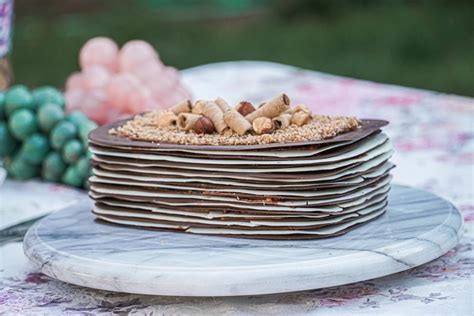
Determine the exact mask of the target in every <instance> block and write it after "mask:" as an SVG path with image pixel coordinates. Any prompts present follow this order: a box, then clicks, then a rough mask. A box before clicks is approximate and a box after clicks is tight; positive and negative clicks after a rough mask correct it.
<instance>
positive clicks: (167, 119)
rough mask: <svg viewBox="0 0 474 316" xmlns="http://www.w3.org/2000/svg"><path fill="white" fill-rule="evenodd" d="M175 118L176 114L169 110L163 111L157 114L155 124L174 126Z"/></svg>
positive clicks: (176, 118)
mask: <svg viewBox="0 0 474 316" xmlns="http://www.w3.org/2000/svg"><path fill="white" fill-rule="evenodd" d="M177 120H178V117H177V116H176V114H174V113H173V112H171V111H165V112H161V113H160V115H158V118H157V120H156V125H158V127H172V126H176V122H177Z"/></svg>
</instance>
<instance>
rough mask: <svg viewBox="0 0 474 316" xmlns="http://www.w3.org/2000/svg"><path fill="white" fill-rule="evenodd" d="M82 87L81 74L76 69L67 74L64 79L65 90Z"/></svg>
mask: <svg viewBox="0 0 474 316" xmlns="http://www.w3.org/2000/svg"><path fill="white" fill-rule="evenodd" d="M81 87H82V75H81V73H80V72H78V71H76V72H73V73H72V74H70V75H69V77H68V78H67V80H66V90H74V89H80V88H81Z"/></svg>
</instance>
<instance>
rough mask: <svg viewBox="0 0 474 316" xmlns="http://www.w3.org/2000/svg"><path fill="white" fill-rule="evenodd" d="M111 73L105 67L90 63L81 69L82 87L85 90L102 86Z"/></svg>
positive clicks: (107, 80)
mask: <svg viewBox="0 0 474 316" xmlns="http://www.w3.org/2000/svg"><path fill="white" fill-rule="evenodd" d="M110 77H111V73H110V72H109V71H108V70H107V68H105V67H103V66H99V65H92V66H90V67H87V68H86V69H84V70H83V71H82V87H83V88H84V89H85V90H90V89H97V88H102V87H104V86H105V85H106V84H107V83H108V82H109V80H110Z"/></svg>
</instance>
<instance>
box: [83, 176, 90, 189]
mask: <svg viewBox="0 0 474 316" xmlns="http://www.w3.org/2000/svg"><path fill="white" fill-rule="evenodd" d="M82 187H83V188H84V190H89V189H90V187H91V185H90V182H89V178H87V179H86V180H84V183H83V184H82Z"/></svg>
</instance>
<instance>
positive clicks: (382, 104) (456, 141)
mask: <svg viewBox="0 0 474 316" xmlns="http://www.w3.org/2000/svg"><path fill="white" fill-rule="evenodd" d="M184 79H185V80H184V81H185V83H186V84H187V85H188V86H189V87H192V91H193V93H194V95H195V97H196V98H204V99H205V98H215V97H216V96H222V97H224V98H226V99H228V100H229V101H232V102H237V101H238V100H242V99H246V100H249V101H253V102H259V101H261V100H263V99H265V98H268V97H271V96H273V95H276V94H278V93H280V92H286V93H287V94H288V95H289V96H290V98H291V99H292V102H304V103H306V104H307V105H310V106H311V107H312V109H313V111H315V112H317V113H325V114H326V113H327V114H343V115H349V114H350V115H357V116H359V117H367V118H369V117H370V118H382V119H387V120H390V121H391V124H390V126H389V127H388V128H386V132H387V133H388V134H389V136H390V137H391V138H392V139H393V141H394V145H395V148H396V154H395V156H394V158H393V160H394V162H395V163H396V164H397V165H398V167H397V168H396V169H395V171H394V172H393V173H394V177H395V179H394V180H395V181H396V182H398V183H402V184H408V185H412V186H416V187H419V188H423V189H426V190H429V191H432V192H435V193H437V194H439V195H441V196H443V197H444V198H446V199H448V200H450V201H452V202H453V203H454V204H455V205H456V206H457V207H458V208H459V209H460V210H461V212H462V213H463V215H464V219H465V228H464V229H465V232H464V238H463V239H462V241H461V243H460V244H459V245H458V246H457V247H455V248H454V249H453V250H451V251H449V252H448V253H447V254H446V255H444V256H443V257H441V258H439V259H437V260H434V261H432V262H430V263H428V264H425V265H423V266H420V267H418V268H415V269H412V270H409V271H406V272H402V273H398V274H395V275H391V276H387V277H384V278H379V279H375V280H370V281H366V282H360V283H355V284H350V285H345V286H339V287H333V288H327V289H319V290H312V291H305V292H298V293H288V294H278V295H267V296H248V297H231V298H180V297H158V296H142V295H131V294H125V293H113V292H106V291H97V290H92V289H86V288H81V287H78V286H74V285H69V284H66V283H63V282H60V281H56V280H53V279H51V278H49V277H47V276H45V275H43V274H41V273H38V271H37V270H35V269H34V268H32V267H31V266H30V265H29V263H28V262H27V259H26V258H25V256H24V255H23V252H22V246H21V243H19V242H9V243H6V244H3V245H2V246H1V247H0V260H1V266H0V269H1V270H0V313H12V314H50V313H64V314H84V313H91V314H96V313H103V314H112V313H120V312H122V313H136V314H148V315H151V314H160V315H170V314H206V315H209V314H219V315H221V314H237V315H238V314H274V315H294V314H317V315H345V314H347V315H349V314H350V315H358V314H363V315H367V314H374V315H400V314H405V313H410V314H412V315H473V313H474V306H473V304H474V303H473V302H474V300H473V297H474V278H473V272H474V260H473V256H472V255H473V252H472V243H473V239H474V238H473V225H472V224H473V222H474V197H473V194H474V99H471V98H465V97H459V96H453V95H446V94H439V93H434V92H428V91H423V90H416V89H409V88H403V87H398V86H391V85H384V84H378V83H373V82H367V81H361V80H355V79H350V78H343V77H337V76H331V75H327V74H322V73H317V72H312V71H305V70H301V69H297V68H294V67H289V66H284V65H279V64H273V63H264V62H228V63H218V64H211V65H205V66H201V67H196V68H193V69H189V70H186V71H184ZM20 202H21V201H19V203H20Z"/></svg>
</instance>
